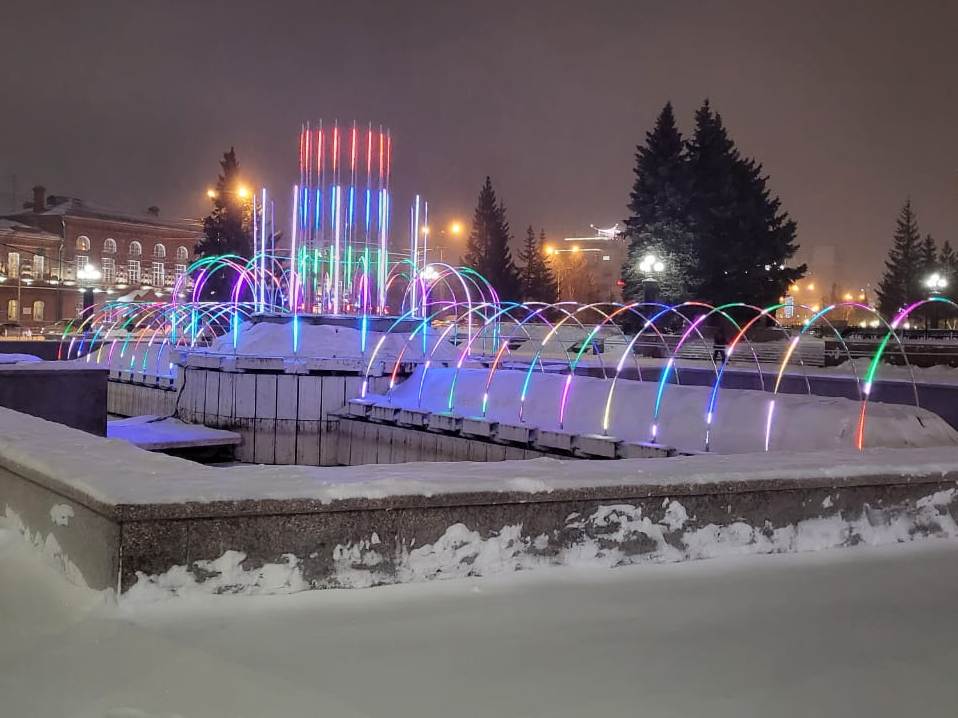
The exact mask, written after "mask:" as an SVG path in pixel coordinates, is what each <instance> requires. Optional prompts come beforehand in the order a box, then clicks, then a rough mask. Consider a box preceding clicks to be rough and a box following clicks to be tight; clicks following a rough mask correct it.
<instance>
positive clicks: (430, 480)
mask: <svg viewBox="0 0 958 718" xmlns="http://www.w3.org/2000/svg"><path fill="white" fill-rule="evenodd" d="M0 466H4V467H8V468H11V469H13V470H14V471H23V470H26V471H32V472H36V473H38V474H40V475H42V476H45V477H47V478H48V480H49V481H50V482H52V483H59V484H65V485H69V486H71V487H74V488H75V489H77V490H79V491H82V492H83V493H85V494H87V495H88V496H90V497H91V498H92V499H94V500H97V501H101V502H104V503H108V504H143V503H182V502H187V501H214V500H242V499H255V498H265V499H297V498H304V499H316V500H319V501H322V502H331V501H334V500H337V499H350V498H384V497H388V496H398V495H422V496H435V495H439V494H454V493H460V492H467V491H493V492H498V491H516V492H522V493H535V492H549V491H556V490H560V489H569V488H577V487H583V486H608V487H613V486H630V485H637V484H639V485H641V484H645V485H655V486H669V485H683V484H701V483H710V482H715V481H733V482H741V481H750V480H752V481H754V480H769V479H771V480H788V479H799V478H805V479H809V480H816V479H817V480H822V481H829V482H838V483H841V482H842V481H844V480H854V479H855V478H856V477H876V476H892V477H895V476H901V477H911V476H920V475H929V476H937V475H944V474H946V473H950V472H956V471H958V451H956V450H955V449H954V448H953V447H934V448H928V449H866V450H865V451H864V452H859V451H855V450H854V449H847V448H846V449H842V450H836V451H829V452H815V453H791V452H773V453H759V454H741V455H725V456H722V455H717V454H711V455H698V456H687V457H676V458H668V459H622V460H618V461H589V462H585V461H561V460H557V459H548V458H545V459H533V460H527V461H507V462H495V463H474V462H457V463H455V464H449V463H440V462H432V463H420V464H415V463H413V464H382V465H367V466H344V467H309V466H255V465H249V466H230V467H228V468H219V467H213V466H203V465H200V464H196V463H193V462H190V461H186V460H183V459H178V458H175V457H171V456H165V455H162V454H153V453H149V452H144V451H142V450H141V449H138V448H136V447H135V446H132V445H131V444H129V443H127V442H125V441H118V440H113V439H104V438H101V437H97V436H93V435H92V434H87V433H85V432H82V431H78V430H76V429H71V428H69V427H65V426H62V425H60V424H54V423H52V422H48V421H45V420H43V419H39V418H37V417H32V416H27V415H25V414H20V413H17V412H14V411H10V410H8V409H3V408H0ZM107 466H108V467H110V470H108V471H105V470H104V468H105V467H107Z"/></svg>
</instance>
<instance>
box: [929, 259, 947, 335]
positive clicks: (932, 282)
mask: <svg viewBox="0 0 958 718" xmlns="http://www.w3.org/2000/svg"><path fill="white" fill-rule="evenodd" d="M925 286H926V287H928V289H929V290H930V291H931V293H932V295H935V294H941V293H942V292H943V291H945V289H946V288H947V287H948V279H947V278H946V277H944V276H942V275H941V273H940V272H933V273H932V274H931V275H930V276H929V277H928V278H927V279H925ZM929 309H930V312H928V313H927V314H925V329H926V330H927V329H928V319H929V317H928V314H931V315H932V317H931V324H932V328H933V329H937V328H938V307H937V303H934V304H932V305H931V307H930V308H929Z"/></svg>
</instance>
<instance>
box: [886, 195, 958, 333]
mask: <svg viewBox="0 0 958 718" xmlns="http://www.w3.org/2000/svg"><path fill="white" fill-rule="evenodd" d="M936 272H937V273H939V274H940V275H941V276H942V277H944V278H945V280H946V281H954V280H955V278H956V276H958V274H956V273H958V255H956V253H955V249H954V248H953V247H952V246H951V243H950V242H949V241H948V240H945V242H944V244H942V245H941V249H939V248H938V244H937V243H936V242H935V240H934V238H933V237H932V236H931V235H930V234H926V235H925V236H924V238H922V236H921V231H920V230H919V228H918V215H917V213H916V212H915V209H914V208H913V207H912V204H911V199H907V200H906V201H905V204H904V206H902V208H901V211H900V212H899V213H898V219H897V220H896V222H895V235H894V239H893V242H892V246H891V249H890V250H889V252H888V257H887V259H885V270H884V272H883V273H882V278H881V281H880V282H879V283H878V292H877V293H878V309H879V311H880V312H881V313H882V314H884V315H885V316H886V317H892V316H894V315H895V314H897V313H898V311H899V310H900V309H902V308H904V307H906V306H908V305H909V304H912V303H914V302H917V301H919V300H921V299H925V298H926V297H928V295H929V294H930V293H931V292H932V291H934V288H933V287H930V286H928V285H927V283H926V282H927V280H928V279H929V277H930V276H931V275H933V274H934V273H936Z"/></svg>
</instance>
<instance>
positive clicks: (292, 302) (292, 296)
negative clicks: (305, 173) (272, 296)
mask: <svg viewBox="0 0 958 718" xmlns="http://www.w3.org/2000/svg"><path fill="white" fill-rule="evenodd" d="M298 218H299V185H293V234H292V240H291V246H290V253H289V311H290V312H293V313H294V314H295V312H296V239H297V232H296V230H297V228H298V227H299V221H298Z"/></svg>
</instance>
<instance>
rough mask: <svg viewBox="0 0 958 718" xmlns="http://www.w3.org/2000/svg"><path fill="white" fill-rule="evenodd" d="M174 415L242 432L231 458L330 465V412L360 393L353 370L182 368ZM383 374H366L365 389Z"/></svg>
mask: <svg viewBox="0 0 958 718" xmlns="http://www.w3.org/2000/svg"><path fill="white" fill-rule="evenodd" d="M181 372H182V374H183V390H182V396H181V397H180V400H179V407H178V409H177V412H176V415H177V416H178V417H179V418H180V419H182V420H183V421H186V422H190V423H195V424H205V425H206V426H211V427H214V428H217V429H229V430H230V431H235V432H237V433H238V434H239V435H240V436H242V437H243V442H242V444H240V445H239V446H238V447H237V448H236V460H237V461H243V462H247V463H255V464H301V465H306V466H335V465H336V464H337V462H338V458H337V448H336V436H335V431H336V423H335V421H333V420H332V419H331V417H330V415H331V414H335V413H337V412H339V411H341V410H342V409H343V407H344V406H345V405H346V402H347V401H349V400H350V399H353V398H356V397H358V396H359V394H360V390H361V388H362V382H363V378H362V376H360V375H358V374H339V373H326V374H286V373H281V372H259V373H257V372H230V371H221V370H218V369H198V368H190V367H186V368H181ZM387 384H388V378H386V377H372V378H370V386H369V391H370V392H378V391H382V390H384V389H385V387H386V386H387Z"/></svg>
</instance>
